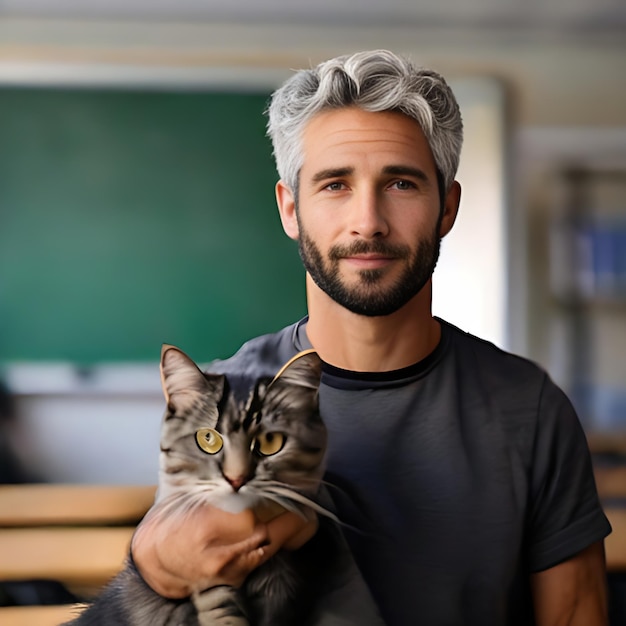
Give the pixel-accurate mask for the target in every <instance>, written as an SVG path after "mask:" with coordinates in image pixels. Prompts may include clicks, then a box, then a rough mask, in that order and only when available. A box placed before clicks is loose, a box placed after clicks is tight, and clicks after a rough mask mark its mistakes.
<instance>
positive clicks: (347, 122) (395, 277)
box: [295, 108, 441, 316]
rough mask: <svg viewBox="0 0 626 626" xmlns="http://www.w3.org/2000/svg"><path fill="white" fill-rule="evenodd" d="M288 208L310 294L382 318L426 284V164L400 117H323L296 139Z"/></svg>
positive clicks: (425, 149)
mask: <svg viewBox="0 0 626 626" xmlns="http://www.w3.org/2000/svg"><path fill="white" fill-rule="evenodd" d="M303 149H304V164H303V166H302V169H301V171H300V185H299V197H298V198H297V199H295V201H296V202H297V205H296V217H297V231H298V232H297V235H296V238H297V239H298V242H299V248H300V256H301V257H302V260H303V263H304V266H305V268H306V270H307V272H308V273H309V274H310V276H311V278H312V279H313V281H314V282H315V283H316V285H317V286H318V287H319V288H320V289H321V290H322V291H324V292H325V293H326V294H327V295H328V296H329V297H330V298H332V299H333V300H334V301H336V302H337V303H338V304H340V305H341V306H343V307H345V308H346V309H348V310H350V311H352V312H353V313H357V314H359V315H367V316H379V315H389V314H391V313H393V312H395V311H396V310H398V309H399V308H401V307H402V306H404V305H405V304H406V303H407V302H408V301H409V300H411V298H413V297H414V296H415V295H416V294H417V293H418V292H419V291H420V290H421V289H422V287H424V285H425V284H426V283H427V282H428V280H429V279H430V277H431V275H432V272H433V270H434V268H435V264H436V262H437V258H438V255H439V244H440V226H441V210H440V208H441V203H440V198H439V191H438V186H437V176H436V169H435V163H434V159H433V156H432V153H431V151H430V147H429V146H428V142H427V141H426V138H425V137H424V134H423V132H422V130H421V128H420V126H419V125H418V124H417V122H415V121H413V120H411V119H410V118H408V117H406V116H404V115H402V114H399V113H370V112H365V111H362V110H360V109H357V108H347V109H338V110H331V111H326V112H323V113H320V114H318V115H317V116H316V117H315V118H313V120H312V121H311V122H310V123H309V125H308V126H307V128H306V129H305V133H304V136H303Z"/></svg>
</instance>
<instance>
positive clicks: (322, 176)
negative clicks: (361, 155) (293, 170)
mask: <svg viewBox="0 0 626 626" xmlns="http://www.w3.org/2000/svg"><path fill="white" fill-rule="evenodd" d="M353 172H354V168H353V167H331V168H328V169H326V170H320V171H319V172H316V173H315V174H314V175H313V177H312V178H311V182H312V183H313V184H314V185H315V184H317V183H321V182H323V181H325V180H329V179H330V178H343V177H344V176H349V175H350V174H352V173H353Z"/></svg>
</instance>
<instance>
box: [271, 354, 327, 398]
mask: <svg viewBox="0 0 626 626" xmlns="http://www.w3.org/2000/svg"><path fill="white" fill-rule="evenodd" d="M321 377H322V360H321V359H320V358H319V356H318V355H317V352H315V350H304V351H303V352H299V353H298V354H296V356H294V357H293V358H291V359H289V361H287V363H285V365H283V367H282V368H281V369H280V371H279V372H278V374H276V376H275V377H274V380H273V381H272V382H271V383H270V386H271V385H273V384H274V383H275V382H278V381H280V382H283V383H287V384H291V385H299V386H301V387H309V388H310V389H318V388H319V386H320V379H321Z"/></svg>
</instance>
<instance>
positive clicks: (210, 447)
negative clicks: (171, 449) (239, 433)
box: [196, 428, 224, 454]
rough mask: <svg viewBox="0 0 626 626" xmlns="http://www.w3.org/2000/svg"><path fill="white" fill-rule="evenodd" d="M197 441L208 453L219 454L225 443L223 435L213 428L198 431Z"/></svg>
mask: <svg viewBox="0 0 626 626" xmlns="http://www.w3.org/2000/svg"><path fill="white" fill-rule="evenodd" d="M196 442H197V444H198V445H199V446H200V449H201V450H203V451H204V452H207V453H208V454H217V453H218V452H219V451H220V450H221V449H222V446H223V445H224V440H223V439H222V436H221V435H220V434H219V433H218V432H217V431H216V430H213V429H212V428H201V429H200V430H198V431H197V432H196Z"/></svg>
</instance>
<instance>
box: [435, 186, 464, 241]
mask: <svg viewBox="0 0 626 626" xmlns="http://www.w3.org/2000/svg"><path fill="white" fill-rule="evenodd" d="M460 202H461V185H460V184H459V183H458V182H457V181H456V180H455V181H454V182H453V183H452V185H451V186H450V189H449V190H448V193H447V194H446V201H445V203H444V205H443V218H442V219H441V227H440V228H439V236H440V237H445V236H446V235H447V234H448V233H449V232H450V231H451V230H452V227H453V226H454V222H455V221H456V216H457V215H458V213H459V204H460Z"/></svg>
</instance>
